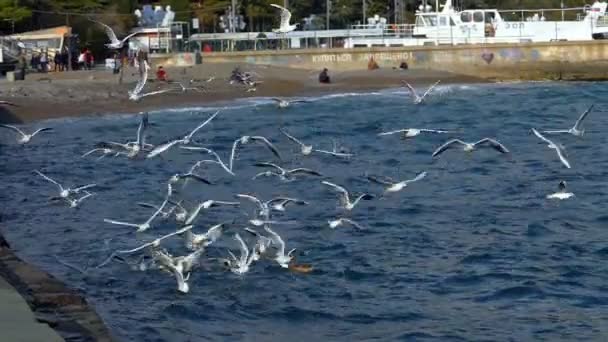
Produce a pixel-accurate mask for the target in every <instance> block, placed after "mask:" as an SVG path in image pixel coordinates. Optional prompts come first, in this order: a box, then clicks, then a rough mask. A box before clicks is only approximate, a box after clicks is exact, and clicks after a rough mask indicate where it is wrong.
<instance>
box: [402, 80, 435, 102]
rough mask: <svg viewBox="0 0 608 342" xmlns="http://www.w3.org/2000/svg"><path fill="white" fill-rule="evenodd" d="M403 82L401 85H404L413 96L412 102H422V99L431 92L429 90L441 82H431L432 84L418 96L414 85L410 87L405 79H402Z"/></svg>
mask: <svg viewBox="0 0 608 342" xmlns="http://www.w3.org/2000/svg"><path fill="white" fill-rule="evenodd" d="M402 82H403V86H404V87H406V88H407V89H408V90H409V91H410V93H411V94H412V97H413V98H414V104H420V103H422V102H424V99H425V98H426V97H427V96H428V95H429V94H430V93H431V91H432V90H433V89H434V88H435V87H436V86H437V85H438V84H439V83H440V82H441V81H437V82H435V83H433V85H431V86H430V87H429V88H428V89H427V90H426V91H425V92H424V94H422V96H419V95H418V93H417V92H416V89H414V87H412V85H411V84H409V83H408V82H406V81H402Z"/></svg>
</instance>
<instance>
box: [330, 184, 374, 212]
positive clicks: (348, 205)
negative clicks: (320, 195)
mask: <svg viewBox="0 0 608 342" xmlns="http://www.w3.org/2000/svg"><path fill="white" fill-rule="evenodd" d="M321 183H323V184H325V185H327V186H329V187H332V188H333V189H334V190H336V191H338V192H340V193H341V196H340V203H341V204H342V205H343V206H344V209H346V210H349V211H350V210H353V209H354V208H355V206H356V205H357V203H359V201H361V200H371V199H373V198H374V196H373V195H370V194H362V195H359V197H357V198H356V199H355V200H354V201H353V202H351V201H350V194H349V193H348V190H346V189H345V188H343V187H341V186H339V185H336V184H334V183H330V182H328V181H322V182H321Z"/></svg>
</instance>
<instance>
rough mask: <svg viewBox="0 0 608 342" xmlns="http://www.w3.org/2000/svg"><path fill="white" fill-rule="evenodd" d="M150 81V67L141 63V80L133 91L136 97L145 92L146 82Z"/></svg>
mask: <svg viewBox="0 0 608 342" xmlns="http://www.w3.org/2000/svg"><path fill="white" fill-rule="evenodd" d="M147 81H148V67H147V65H146V63H145V62H144V63H141V64H140V66H139V80H138V81H137V84H136V85H135V88H134V89H133V91H132V92H131V93H132V94H134V95H139V94H141V92H142V90H144V87H145V86H146V82H147Z"/></svg>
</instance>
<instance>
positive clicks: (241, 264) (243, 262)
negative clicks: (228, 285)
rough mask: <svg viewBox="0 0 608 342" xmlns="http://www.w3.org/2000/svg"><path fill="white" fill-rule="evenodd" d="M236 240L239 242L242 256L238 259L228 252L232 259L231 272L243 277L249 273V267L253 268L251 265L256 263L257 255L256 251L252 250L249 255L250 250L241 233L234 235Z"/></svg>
mask: <svg viewBox="0 0 608 342" xmlns="http://www.w3.org/2000/svg"><path fill="white" fill-rule="evenodd" d="M234 239H235V240H236V241H238V242H239V247H240V250H241V255H240V257H239V258H238V259H237V257H236V256H235V255H234V254H232V252H230V251H228V253H230V257H232V262H231V263H230V266H231V267H230V270H231V271H232V272H233V273H235V274H239V275H243V274H245V273H247V272H249V266H251V263H252V262H253V261H254V258H255V255H256V253H255V250H252V252H251V253H249V248H248V247H247V244H246V243H245V241H243V238H241V236H240V235H239V233H236V234H234Z"/></svg>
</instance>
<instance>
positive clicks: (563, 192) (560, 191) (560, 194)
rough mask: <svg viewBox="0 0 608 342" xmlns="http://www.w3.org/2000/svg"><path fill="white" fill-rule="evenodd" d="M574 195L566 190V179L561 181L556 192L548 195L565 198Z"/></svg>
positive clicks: (550, 197)
mask: <svg viewBox="0 0 608 342" xmlns="http://www.w3.org/2000/svg"><path fill="white" fill-rule="evenodd" d="M573 196H574V193H572V192H568V191H567V190H566V181H561V182H559V185H558V191H557V192H556V193H553V194H550V195H547V199H557V200H565V199H568V198H570V197H573Z"/></svg>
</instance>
